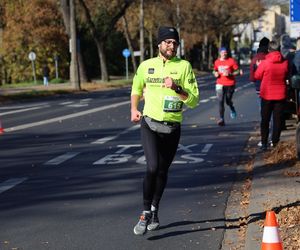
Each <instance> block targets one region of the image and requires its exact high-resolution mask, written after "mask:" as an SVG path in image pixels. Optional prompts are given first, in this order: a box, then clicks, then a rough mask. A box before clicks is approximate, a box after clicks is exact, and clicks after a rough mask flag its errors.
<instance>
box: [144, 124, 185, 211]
mask: <svg viewBox="0 0 300 250" xmlns="http://www.w3.org/2000/svg"><path fill="white" fill-rule="evenodd" d="M180 133H181V129H180V126H178V128H177V129H176V130H175V131H174V132H172V133H171V134H162V133H157V132H154V131H152V130H151V129H150V128H149V126H148V124H147V123H146V122H145V120H144V118H143V119H142V122H141V137H142V145H143V149H144V153H145V157H146V162H147V170H146V175H145V178H144V183H143V199H144V210H150V208H151V205H153V206H155V207H157V208H158V205H159V202H160V199H161V197H162V194H163V192H164V189H165V187H166V184H167V179H168V170H169V167H170V165H171V163H172V161H173V159H174V157H175V154H176V151H177V147H178V143H179V139H180Z"/></svg>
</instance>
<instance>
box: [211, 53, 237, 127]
mask: <svg viewBox="0 0 300 250" xmlns="http://www.w3.org/2000/svg"><path fill="white" fill-rule="evenodd" d="M213 74H214V76H215V77H216V78H217V82H216V95H217V97H218V100H219V113H220V119H219V120H218V125H219V126H224V125H225V120H224V113H225V106H224V101H226V104H227V105H228V106H229V108H230V111H231V112H230V117H231V118H232V119H235V118H236V116H237V114H236V110H235V108H234V106H233V102H232V96H233V93H234V89H235V82H236V81H235V76H236V75H239V74H240V70H239V66H238V64H237V62H236V61H235V60H234V59H233V58H231V57H229V56H228V53H227V49H226V48H225V47H222V48H221V49H220V58H218V59H217V60H216V61H215V63H214V71H213Z"/></svg>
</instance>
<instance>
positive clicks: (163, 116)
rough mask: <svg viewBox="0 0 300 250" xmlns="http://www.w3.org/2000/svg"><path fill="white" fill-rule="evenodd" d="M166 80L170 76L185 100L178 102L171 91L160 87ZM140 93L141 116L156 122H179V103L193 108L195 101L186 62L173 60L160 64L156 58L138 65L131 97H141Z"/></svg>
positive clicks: (195, 92) (196, 94)
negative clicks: (184, 96)
mask: <svg viewBox="0 0 300 250" xmlns="http://www.w3.org/2000/svg"><path fill="white" fill-rule="evenodd" d="M166 77H171V78H172V79H173V81H174V82H175V83H176V85H180V86H181V87H182V88H183V90H184V91H185V92H187V93H188V98H187V99H186V100H184V101H182V100H181V99H179V95H178V94H176V93H175V91H174V90H172V89H170V88H166V87H163V83H164V78H166ZM144 87H145V90H144ZM143 91H144V98H145V104H144V110H143V115H146V116H149V117H151V118H153V119H155V120H158V121H169V122H182V106H183V103H184V104H186V105H187V106H188V107H190V108H194V107H196V105H197V104H198V101H199V91H198V85H197V81H196V78H195V75H194V72H193V69H192V66H191V64H190V63H189V62H188V61H186V60H182V59H180V58H177V57H174V58H172V59H171V60H168V61H166V62H164V61H163V59H162V58H160V57H159V56H158V57H155V58H151V59H148V60H146V61H144V62H142V63H141V64H140V66H139V67H138V69H137V72H136V74H135V76H134V78H133V85H132V90H131V95H138V96H142V95H143Z"/></svg>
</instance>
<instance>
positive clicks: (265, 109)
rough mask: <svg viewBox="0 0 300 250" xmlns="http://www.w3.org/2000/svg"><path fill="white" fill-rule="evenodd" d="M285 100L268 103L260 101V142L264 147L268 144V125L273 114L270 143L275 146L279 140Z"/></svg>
mask: <svg viewBox="0 0 300 250" xmlns="http://www.w3.org/2000/svg"><path fill="white" fill-rule="evenodd" d="M284 105H285V100H279V101H268V100H264V99H263V98H262V99H261V123H260V130H261V142H262V144H264V145H267V144H268V137H269V126H270V125H269V123H270V120H271V116H272V114H273V130H272V142H273V144H276V143H278V142H279V140H280V134H281V127H282V121H283V110H284Z"/></svg>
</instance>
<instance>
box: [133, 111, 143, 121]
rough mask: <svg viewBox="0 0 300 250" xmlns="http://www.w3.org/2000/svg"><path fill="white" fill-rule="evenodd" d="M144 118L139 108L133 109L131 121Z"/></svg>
mask: <svg viewBox="0 0 300 250" xmlns="http://www.w3.org/2000/svg"><path fill="white" fill-rule="evenodd" d="M141 118H142V113H141V112H140V111H138V110H131V121H132V122H139V121H140V120H141Z"/></svg>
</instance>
